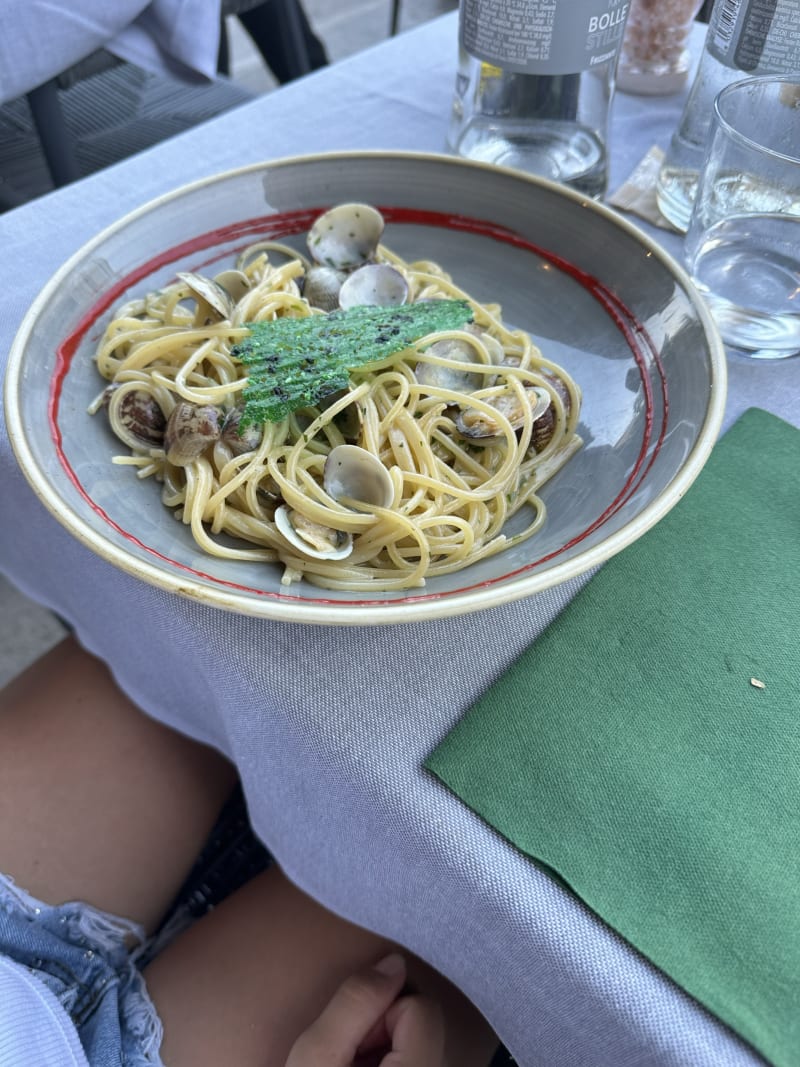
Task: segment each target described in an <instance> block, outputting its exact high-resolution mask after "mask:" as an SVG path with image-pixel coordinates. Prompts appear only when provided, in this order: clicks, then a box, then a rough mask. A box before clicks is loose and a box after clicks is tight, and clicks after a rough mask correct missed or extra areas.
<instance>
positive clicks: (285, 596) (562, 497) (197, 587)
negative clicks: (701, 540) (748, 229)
mask: <svg viewBox="0 0 800 1067" xmlns="http://www.w3.org/2000/svg"><path fill="white" fill-rule="evenodd" d="M346 200H359V201H364V202H367V203H371V204H374V205H375V206H377V207H378V208H380V210H381V211H382V212H383V213H384V215H385V217H386V219H387V226H386V231H385V233H384V237H383V241H384V243H385V244H386V245H387V246H388V247H390V248H392V249H393V250H395V251H396V252H398V253H399V254H400V255H402V256H403V257H405V258H408V259H421V258H424V259H433V260H436V261H437V262H439V263H440V264H441V265H442V266H444V267H445V269H447V270H448V271H450V273H451V274H452V275H453V277H454V279H455V280H456V281H457V282H458V283H459V284H460V285H461V286H462V287H463V288H465V289H466V290H467V291H468V292H469V293H470V294H471V295H472V296H474V297H476V298H477V299H479V300H481V301H484V302H492V301H497V302H499V303H500V304H501V305H502V309H503V317H504V319H505V321H506V322H507V323H509V324H511V325H513V326H515V327H521V328H523V329H525V330H527V331H528V332H529V333H530V334H531V335H532V336H533V338H534V340H535V341H536V342H537V343H538V344H539V346H540V347H541V349H542V350H543V352H544V354H545V355H547V356H548V357H549V358H552V359H554V360H555V361H556V362H558V363H561V364H562V365H563V366H564V367H565V368H566V369H567V371H569V373H570V374H572V375H573V376H574V378H575V379H576V380H577V381H578V383H579V385H580V387H581V389H582V391H583V407H582V410H581V421H580V426H579V432H580V434H581V436H582V437H583V440H584V446H583V448H582V449H581V450H580V452H579V453H578V454H577V455H575V456H574V457H573V458H572V459H571V460H570V461H569V462H568V463H567V465H566V466H565V467H564V468H563V469H562V470H561V471H560V472H559V473H558V475H557V476H556V477H555V478H554V479H552V481H551V482H549V483H548V484H547V485H546V487H545V488H544V491H543V494H542V495H543V497H544V499H545V501H546V504H547V508H548V517H547V522H546V524H545V526H544V528H543V529H542V530H541V532H540V533H538V534H537V535H536V536H535V537H533V538H532V539H530V540H528V541H527V542H524V543H522V544H520V545H518V546H516V547H514V548H512V549H510V550H508V551H506V552H504V553H501V554H499V555H496V556H494V557H492V558H490V559H487V560H484V561H481V562H479V563H476V564H474V565H472V566H470V567H468V568H465V569H464V570H462V571H460V572H457V573H455V574H452V575H449V576H444V577H437V578H434V579H430V580H429V581H428V583H427V585H426V586H425V587H424V588H422V589H415V590H413V591H410V592H406V593H375V594H372V595H370V594H368V593H363V592H358V593H348V592H329V591H326V590H321V589H319V588H316V587H314V586H312V585H310V584H306V583H298V584H296V585H292V586H289V587H282V586H281V584H280V575H281V568H280V567H279V566H277V565H274V566H273V565H265V564H256V563H243V562H238V561H226V560H219V559H216V558H212V557H209V556H207V555H204V554H203V553H201V552H200V551H199V550H198V548H197V547H196V545H195V543H194V541H193V540H192V538H191V535H190V531H189V529H188V528H187V527H185V526H183V525H182V524H180V523H179V522H176V521H175V519H174V518H173V516H172V515H171V514H170V512H169V511H167V510H166V509H165V508H164V507H163V506H162V504H161V502H160V499H159V487H158V486H157V485H156V484H155V483H154V482H153V481H152V480H137V479H136V477H135V475H134V474H133V472H132V470H131V469H130V468H126V467H119V466H114V465H112V464H111V457H112V455H114V454H115V453H117V452H118V451H119V448H118V444H117V442H116V441H115V439H114V438H112V436H111V434H110V432H109V431H108V429H107V427H106V425H105V424H104V421H103V420H101V419H96V418H91V417H89V416H88V415H87V411H86V409H87V406H88V404H89V403H90V401H91V400H92V398H93V397H95V396H96V395H97V393H98V391H99V388H100V387H101V386H102V382H101V381H100V379H99V377H98V375H97V372H96V370H95V368H94V365H93V361H92V357H93V353H94V349H95V346H96V344H97V341H98V338H99V337H100V335H101V334H102V331H103V327H104V325H105V323H106V322H107V321H108V318H109V316H110V314H111V312H112V310H113V308H114V307H116V306H118V305H119V304H120V303H121V302H122V301H123V300H124V299H125V298H126V297H129V296H130V295H135V294H140V293H143V292H145V291H146V290H149V289H152V288H155V287H158V286H159V285H162V284H164V283H166V282H167V281H169V280H170V279H172V278H173V277H174V275H175V273H176V272H177V271H180V270H196V271H201V272H202V271H208V269H209V267H211V268H212V269H222V267H223V265H226V264H229V263H230V262H231V261H232V259H233V257H234V255H235V253H236V251H237V250H238V249H240V248H242V247H243V246H245V245H247V244H248V243H251V242H252V241H253V240H254V239H255V238H257V237H258V236H260V235H262V234H270V235H271V236H277V237H286V238H287V240H289V241H295V242H296V243H297V247H298V248H300V247H302V242H303V235H304V232H305V229H306V227H307V225H308V220H309V219H310V218H313V217H314V216H315V215H316V214H317V213H319V212H321V211H322V210H324V209H325V208H326V207H329V206H330V205H332V204H336V203H338V202H341V201H346ZM725 382H726V376H725V357H724V352H723V348H722V345H721V342H720V340H719V338H718V335H717V333H716V330H715V328H714V326H713V323H712V322H711V320H710V317H709V315H708V313H707V311H706V309H705V306H704V304H703V302H702V300H701V298H700V297H699V296H698V294H697V293H696V292H695V290H694V288H693V287H692V284H691V282H690V281H689V279H688V277H687V276H686V274H685V273H684V272H683V270H682V269H681V268H680V267H679V266H678V264H677V263H676V262H675V261H674V260H673V259H672V258H671V257H670V256H669V255H667V254H666V253H665V252H664V251H663V250H662V249H661V248H659V246H658V245H657V244H655V243H654V242H652V241H651V240H649V239H648V238H647V237H646V236H644V235H643V234H642V233H641V232H640V231H639V230H638V229H636V228H635V227H634V226H632V225H630V224H628V223H627V222H625V221H624V220H623V219H621V218H620V217H619V216H617V215H616V214H615V213H613V212H612V211H610V210H608V209H606V208H604V207H602V206H600V205H598V204H597V203H595V202H594V201H591V200H587V199H585V198H584V197H582V196H580V195H578V194H575V193H573V192H571V191H569V190H567V189H565V188H563V187H561V186H557V185H554V184H552V183H549V182H546V181H542V180H539V179H536V178H532V177H528V176H525V175H522V174H520V173H517V172H514V171H510V170H504V169H502V168H498V167H493V166H488V165H482V164H477V163H472V162H468V161H463V160H458V159H454V158H451V157H445V156H436V155H423V154H408V153H384V152H380V153H378V152H370V153H366V152H358V153H341V154H330V155H318V156H309V157H298V158H294V159H285V160H279V161H277V162H270V163H265V164H263V165H256V166H249V167H245V168H242V169H239V170H234V171H229V172H226V173H224V174H220V175H218V176H216V177H213V178H211V179H208V180H204V181H201V182H198V183H196V184H193V185H189V186H186V187H183V188H180V189H178V190H176V191H175V192H173V193H171V194H169V195H166V196H163V197H160V198H159V199H157V200H155V201H153V202H152V203H150V204H148V205H146V206H145V207H143V208H141V209H139V210H137V211H135V212H133V213H131V214H129V215H127V216H126V217H125V218H123V219H121V220H120V221H119V222H117V223H116V224H115V225H113V226H111V227H109V228H108V229H106V230H105V231H104V232H102V233H100V234H99V235H98V236H97V237H95V238H94V239H93V240H92V241H90V242H89V243H88V244H87V245H85V246H84V247H83V248H82V249H81V250H80V251H78V252H77V253H76V254H75V255H74V256H73V257H72V258H71V259H70V260H69V261H68V262H67V263H66V264H65V265H64V266H63V267H62V268H61V269H60V270H59V271H58V272H57V273H56V274H55V276H54V277H53V278H52V279H51V280H50V281H49V282H48V283H47V285H46V286H45V288H44V289H43V291H42V293H41V294H40V295H39V297H38V298H37V300H36V301H35V303H34V304H33V306H32V307H31V309H30V311H29V312H28V314H27V316H26V318H25V320H24V322H23V324H22V326H21V328H20V330H19V333H18V335H17V337H16V339H15V342H14V345H13V349H12V352H11V354H10V359H9V366H8V374H7V384H6V413H7V420H8V426H9V432H10V436H11V439H12V441H13V443H14V447H15V450H16V453H17V457H18V460H19V463H20V465H21V467H22V469H23V470H24V472H25V474H26V476H27V477H28V479H29V480H30V482H31V483H32V485H33V487H34V488H35V490H36V491H37V493H38V494H39V496H40V497H41V499H42V500H43V501H44V503H45V504H46V505H47V507H48V508H49V509H50V510H51V511H52V512H53V514H54V515H55V516H56V517H57V518H58V519H59V520H60V521H61V522H62V523H63V524H64V526H65V527H66V528H67V529H68V530H69V531H71V533H72V534H73V535H74V536H75V537H77V538H79V539H80V540H81V541H83V542H84V543H85V544H87V545H88V546H89V547H90V548H92V549H93V550H94V551H95V552H97V553H98V554H99V555H100V556H102V557H103V558H105V559H107V560H110V561H111V562H112V563H114V564H116V565H117V566H119V567H121V568H123V569H124V570H126V571H129V572H130V573H132V574H134V575H136V576H137V577H139V578H140V579H141V580H142V581H145V582H151V583H154V584H156V585H158V586H161V587H163V588H165V589H168V590H171V591H173V592H174V593H176V594H180V595H183V596H189V597H195V598H197V599H199V600H202V601H203V602H206V603H208V604H212V605H215V606H217V607H219V608H223V609H227V610H230V611H235V612H240V613H246V614H252V615H261V616H268V617H271V618H276V619H285V620H291V621H295V622H312V623H330V624H359V625H365V624H373V623H374V624H385V623H393V622H409V621H414V620H420V619H429V618H433V617H437V616H446V615H456V614H459V613H463V612H467V611H473V610H476V609H479V608H485V607H489V606H491V605H495V604H499V603H502V602H505V601H509V600H513V599H516V598H520V597H525V596H529V595H531V594H533V593H536V592H538V591H540V590H542V589H545V588H547V587H549V586H552V585H554V584H556V583H558V582H562V581H564V580H565V579H567V578H570V577H573V576H575V575H578V574H580V573H582V572H584V571H586V570H587V569H589V568H592V567H594V566H596V565H597V564H599V563H602V562H603V561H604V560H606V559H608V558H609V557H610V556H612V555H613V554H614V553H617V552H619V551H620V550H622V549H624V548H625V546H626V545H628V544H630V543H631V542H632V541H633V540H635V539H636V538H637V537H640V536H641V535H642V534H643V533H645V531H646V530H647V529H648V528H649V527H651V526H652V525H653V524H654V523H656V522H657V521H658V520H659V519H660V518H662V516H663V515H665V514H666V512H667V511H669V509H670V508H671V507H672V506H673V505H674V504H675V503H676V502H677V501H678V500H679V499H680V497H681V496H682V494H683V493H685V492H686V490H687V489H688V488H689V486H690V485H691V483H692V481H693V480H694V478H695V477H696V476H697V474H698V473H699V471H700V469H701V468H702V466H703V464H704V462H705V460H706V459H707V457H708V455H709V453H710V451H711V448H712V446H713V443H714V441H715V439H716V436H717V434H718V432H719V428H720V423H721V419H722V412H723V407H724V401H725Z"/></svg>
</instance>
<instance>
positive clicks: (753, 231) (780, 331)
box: [685, 77, 800, 359]
mask: <svg viewBox="0 0 800 1067" xmlns="http://www.w3.org/2000/svg"><path fill="white" fill-rule="evenodd" d="M685 254H686V262H687V266H688V268H689V272H690V274H691V275H692V278H693V280H694V283H695V285H696V286H697V288H698V289H699V290H700V292H701V293H702V294H703V296H704V297H705V299H706V300H707V302H708V304H709V306H710V309H711V313H712V315H713V317H714V319H715V321H716V323H717V326H718V328H719V331H720V333H721V335H722V338H723V340H724V341H725V342H726V343H727V344H728V345H730V346H731V347H733V348H735V349H739V350H740V351H742V352H744V353H745V354H747V355H749V356H751V357H754V358H760V359H780V358H783V357H785V356H792V355H796V354H798V352H800V80H789V79H786V78H781V77H759V78H748V79H746V80H744V81H737V82H734V83H733V84H732V85H729V86H728V87H727V88H725V89H723V90H722V92H720V94H719V95H718V96H717V98H716V100H715V102H714V118H713V121H712V126H711V131H710V135H709V141H708V147H707V150H706V155H705V160H704V164H703V169H702V172H701V175H700V181H699V185H698V190H697V198H696V200H695V204H694V208H693V211H692V217H691V221H690V223H689V230H688V232H687V234H686V245H685Z"/></svg>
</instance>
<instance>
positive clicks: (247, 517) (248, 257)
mask: <svg viewBox="0 0 800 1067" xmlns="http://www.w3.org/2000/svg"><path fill="white" fill-rule="evenodd" d="M309 247H310V248H311V250H312V253H313V252H314V244H313V243H312V242H311V241H310V242H309ZM361 260H362V262H363V261H367V262H368V265H376V264H377V265H381V266H383V267H385V268H391V269H392V274H393V275H396V276H397V277H396V278H393V283H394V284H400V285H401V288H402V296H401V297H400V298H398V297H397V296H394V295H393V296H392V298H391V300H392V302H395V303H396V302H398V300H399V299H402V301H403V302H404V303H415V302H419V301H436V300H461V301H466V302H467V303H468V305H469V308H470V309H471V312H472V322H470V323H468V324H466V325H464V326H463V327H461V328H459V329H454V330H439V331H435V332H433V333H429V334H427V335H426V336H423V337H421V338H419V339H418V340H417V341H415V342H414V344H413V345H411V346H409V347H406V348H403V349H402V350H401V351H399V352H395V353H393V354H391V355H390V356H389V357H387V358H385V359H383V360H380V361H377V362H375V361H374V362H372V363H367V364H365V365H362V366H356V367H353V368H352V369H350V370H349V373H348V375H347V380H348V385H347V387H346V388H344V389H342V390H339V391H338V392H336V393H333V394H329V395H328V396H325V397H324V398H322V399H319V400H317V402H315V403H314V404H310V405H308V406H305V407H300V408H298V409H297V410H293V411H290V412H289V413H288V414H287V415H286V416H285V417H284V418H281V419H280V420H279V421H275V422H270V421H265V422H263V423H260V424H259V425H254V426H248V427H247V428H245V429H242V424H243V423H244V422H246V420H245V419H243V418H242V416H243V413H244V412H245V411H246V410H247V407H246V402H245V398H246V395H247V392H246V391H247V387H248V374H247V367H246V366H245V365H244V364H243V362H242V360H241V359H240V358H239V357H238V355H237V346H240V345H241V344H242V343H243V342H244V341H245V340H246V339H247V338H248V336H249V334H250V328H249V326H248V324H251V323H261V322H271V321H275V320H277V319H281V318H284V317H290V318H294V319H301V318H306V317H309V316H313V315H325V314H327V313H328V312H326V310H324V309H323V308H322V307H320V306H316V305H315V304H314V303H312V302H311V299H310V298H309V297H310V293H311V283H310V279H311V277H312V274H313V272H314V271H315V269H316V268H318V267H319V266H320V264H318V263H315V262H314V261H313V260H309V259H308V258H306V256H304V255H302V254H301V253H299V252H297V251H296V250H295V249H293V248H290V247H288V246H285V245H282V244H279V243H276V242H263V243H259V244H256V245H253V246H251V247H250V248H248V249H247V250H245V251H244V252H243V253H242V254H241V255H240V256H239V257H238V260H237V263H236V268H235V269H234V270H228V271H224V272H222V273H221V274H219V275H217V276H216V278H215V279H203V278H199V277H198V276H196V275H180V276H179V277H178V280H176V281H175V282H174V283H172V284H170V285H168V286H166V287H165V288H163V289H161V290H158V291H156V292H151V293H148V294H147V295H145V296H144V297H143V298H141V299H135V300H132V301H130V302H128V303H127V304H125V305H124V306H123V307H121V308H119V309H118V311H117V312H116V313H115V315H114V316H113V318H112V320H111V321H110V323H109V324H108V326H107V328H106V330H105V333H104V336H103V338H102V340H101V342H100V344H99V347H98V350H97V354H96V365H97V369H98V371H99V373H100V374H101V375H102V377H103V378H105V379H106V380H107V381H108V382H110V383H111V384H110V386H109V387H108V388H107V389H105V390H104V392H103V393H102V394H101V396H100V397H98V399H97V401H96V402H95V403H94V404H93V405H92V408H91V409H90V410H91V411H92V412H93V413H94V412H95V411H97V410H99V409H101V408H102V409H105V410H106V411H107V413H108V417H109V421H110V425H111V427H112V429H113V430H114V432H115V433H116V435H117V436H118V437H119V438H120V440H122V441H123V442H124V443H125V445H126V446H127V450H128V451H127V453H126V454H125V455H122V456H116V457H115V458H114V462H115V463H120V464H125V465H132V466H134V467H135V468H136V469H137V474H138V476H139V477H140V478H153V479H155V480H156V481H157V482H159V483H160V484H161V498H162V501H163V503H164V504H165V505H166V506H167V507H168V508H171V509H173V510H174V513H175V515H176V516H177V517H178V518H179V519H180V520H181V521H182V522H184V523H186V524H187V525H189V526H190V528H191V532H192V535H193V537H194V539H195V541H196V542H197V544H198V545H199V546H200V547H201V548H202V549H203V550H204V551H205V552H207V553H209V554H210V555H213V556H218V557H224V558H228V559H239V560H261V561H263V562H264V563H276V564H280V565H282V567H283V576H282V582H283V583H284V584H289V583H291V582H292V581H296V580H299V579H301V578H303V579H305V580H307V581H309V582H312V583H314V584H316V585H318V586H322V587H326V588H330V589H347V590H356V591H358V590H402V589H411V588H415V587H419V586H422V585H424V583H425V580H426V578H429V577H433V576H435V575H440V574H446V573H450V572H453V571H457V570H460V569H462V568H464V567H468V566H470V565H471V564H473V563H475V562H476V561H477V560H480V559H483V558H486V557H488V556H491V555H494V554H495V553H497V552H501V551H503V550H505V549H507V548H509V547H510V546H511V545H514V544H517V543H519V542H520V541H522V540H524V539H526V538H529V537H531V536H533V535H534V534H535V533H536V532H537V531H538V530H540V529H541V527H542V525H543V524H544V522H545V519H546V509H545V505H544V503H543V502H542V499H541V497H540V495H539V490H540V489H541V487H542V485H543V484H544V483H545V482H546V481H547V480H548V479H549V478H551V477H552V476H553V475H554V474H555V473H556V472H557V471H558V470H559V469H560V468H561V466H562V465H563V464H564V463H565V462H566V461H567V460H568V459H569V457H570V456H571V455H572V454H573V453H574V452H575V451H576V450H577V449H578V448H579V447H580V445H581V440H580V438H579V436H578V434H577V433H576V426H577V421H578V416H579V411H580V390H579V388H578V386H577V385H576V383H575V382H574V381H573V380H572V379H571V377H570V376H569V375H568V374H567V373H566V372H565V371H564V370H563V369H562V368H561V367H559V366H558V365H556V364H555V363H553V362H551V361H550V360H547V359H546V358H544V356H543V355H542V353H541V352H540V350H539V349H538V347H537V346H536V345H535V344H534V343H533V341H532V340H531V338H530V337H529V336H528V335H527V334H526V333H525V332H523V331H521V330H516V329H510V328H509V327H507V326H506V325H505V324H504V323H503V321H502V318H501V309H500V307H499V306H498V305H496V304H481V303H479V302H478V301H476V300H474V299H473V298H471V297H470V296H469V295H468V294H467V293H465V292H464V291H463V290H462V289H460V288H459V287H458V286H457V285H456V284H455V282H454V281H453V280H452V278H451V277H450V276H449V275H448V274H447V273H446V272H445V271H444V270H443V269H442V268H441V267H440V266H438V265H437V264H436V263H433V262H430V261H417V262H406V261H404V260H402V259H401V258H400V257H399V256H397V255H396V254H394V253H392V252H391V251H390V250H389V249H388V248H386V247H384V246H383V245H382V244H380V243H377V242H375V246H374V248H370V249H369V250H368V251H367V252H366V253H363V252H362V253H361ZM326 269H327V270H328V271H329V272H330V273H332V275H334V277H333V279H332V280H333V282H334V285H336V284H339V285H341V282H342V279H343V278H344V279H345V280H347V279H350V278H354V277H355V275H356V274H357V273H358V272H359V271H360V270H362V269H365V268H362V267H359V266H356V267H355V269H354V267H353V265H352V264H348V265H347V266H341V265H337V264H333V266H331V265H330V264H329V265H328V266H327V268H326ZM397 278H399V279H400V282H399V283H398V282H397ZM328 280H329V281H330V280H331V279H328ZM315 299H317V298H315ZM341 299H342V302H344V298H343V295H342V297H341ZM323 302H324V301H321V300H318V303H323ZM376 302H380V301H376ZM342 446H348V447H347V448H342ZM334 449H336V450H337V451H336V453H335V455H336V457H340V459H338V461H337V463H336V464H335V466H336V467H337V471H336V474H337V479H336V491H334V488H333V484H334V483H333V480H332V479H331V478H330V477H329V474H330V467H331V460H330V457H331V453H332V452H333V450H334ZM326 461H327V468H328V469H327V471H326ZM362 461H366V462H362ZM352 463H355V464H356V467H357V468H359V469H358V470H356V472H355V481H353V479H352V478H351V480H350V481H349V482H348V472H349V465H350V464H352ZM376 463H377V465H379V466H380V467H381V468H382V470H381V471H380V472H377V473H380V474H381V475H382V479H377V480H378V481H379V482H380V483H381V485H382V489H381V490H380V493H379V495H378V496H377V497H375V496H374V495H372V496H370V493H367V492H366V491H364V489H363V488H361V486H362V485H363V479H362V480H361V481H359V478H360V476H361V475H362V474H363V473H364V468H365V467H369V466H370V464H373V465H375V464H376ZM350 473H352V472H350ZM374 473H376V472H373V474H374ZM518 514H519V516H520V519H524V520H526V521H524V522H521V521H520V520H517V521H516V522H514V523H513V524H511V525H513V528H514V530H515V532H513V533H507V532H504V528H506V527H507V524H509V520H510V519H511V518H512V516H515V515H518Z"/></svg>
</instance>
